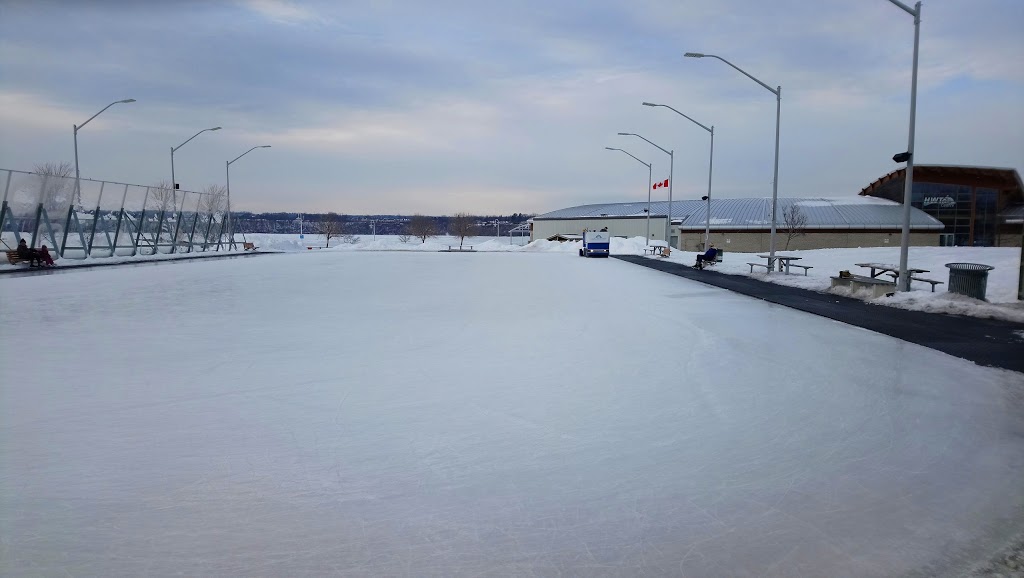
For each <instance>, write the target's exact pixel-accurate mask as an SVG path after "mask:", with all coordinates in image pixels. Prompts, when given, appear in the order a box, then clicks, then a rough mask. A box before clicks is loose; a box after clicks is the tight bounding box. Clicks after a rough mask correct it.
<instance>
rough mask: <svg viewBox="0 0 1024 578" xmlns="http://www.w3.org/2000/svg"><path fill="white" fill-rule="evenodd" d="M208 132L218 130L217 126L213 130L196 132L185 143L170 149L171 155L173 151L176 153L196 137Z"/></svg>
mask: <svg viewBox="0 0 1024 578" xmlns="http://www.w3.org/2000/svg"><path fill="white" fill-rule="evenodd" d="M208 130H220V127H219V126H215V127H213V128H204V129H203V130H201V131H199V132H197V133H196V134H194V135H192V136H191V137H189V139H188V140H187V141H185V142H183V143H181V144H180V145H178V146H176V147H171V154H174V151H176V150H178V149H180V148H181V147H183V146H185V145H187V144H188V143H189V141H190V140H192V139H194V138H196V137H197V136H199V135H201V134H203V133H204V132H206V131H208Z"/></svg>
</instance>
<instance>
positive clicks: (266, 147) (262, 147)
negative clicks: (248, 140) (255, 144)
mask: <svg viewBox="0 0 1024 578" xmlns="http://www.w3.org/2000/svg"><path fill="white" fill-rule="evenodd" d="M260 148H261V149H268V148H270V145H261V146H260Z"/></svg>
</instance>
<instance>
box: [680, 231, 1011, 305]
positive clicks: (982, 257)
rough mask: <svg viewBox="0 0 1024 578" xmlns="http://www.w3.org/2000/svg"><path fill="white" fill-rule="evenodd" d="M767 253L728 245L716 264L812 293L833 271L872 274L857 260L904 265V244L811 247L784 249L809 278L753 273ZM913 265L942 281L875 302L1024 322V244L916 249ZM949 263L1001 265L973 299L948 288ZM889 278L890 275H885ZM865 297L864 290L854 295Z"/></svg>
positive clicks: (827, 285)
mask: <svg viewBox="0 0 1024 578" xmlns="http://www.w3.org/2000/svg"><path fill="white" fill-rule="evenodd" d="M766 253H767V251H765V252H764V253H734V252H730V251H729V248H728V246H726V247H725V258H724V261H723V262H721V263H718V264H717V265H716V266H715V270H716V271H718V272H720V273H727V274H730V275H745V276H749V277H755V278H757V279H760V280H762V281H767V282H770V283H778V284H780V285H789V286H792V287H800V288H803V289H808V290H811V291H830V290H831V285H832V280H831V277H832V276H833V275H838V274H839V271H850V272H851V273H854V274H858V275H868V274H869V273H870V271H869V270H868V269H866V268H863V267H858V266H857V265H856V263H885V264H891V265H898V264H899V262H900V248H899V246H894V247H858V248H851V249H814V250H807V251H778V254H781V255H791V256H794V257H800V260H799V261H797V262H798V263H799V264H801V265H809V266H811V267H813V269H811V270H810V271H808V273H807V276H804V275H803V274H802V273H803V272H802V271H801V270H799V269H793V273H792V274H791V275H780V274H779V273H771V274H768V273H767V272H765V270H764V268H763V267H755V268H754V272H753V273H751V272H750V265H748V263H766V260H765V259H763V258H761V257H758V255H762V254H766ZM696 255H697V254H696V253H693V252H687V251H676V252H673V253H672V256H671V257H669V260H671V261H675V262H677V263H682V264H685V265H693V263H694V261H696ZM909 263H910V266H911V267H913V268H918V269H927V270H928V273H921V274H920V275H918V276H919V277H924V278H927V279H934V280H937V281H942V282H943V283H942V284H941V285H938V286H936V288H935V292H934V293H932V291H931V288H930V286H929V285H928V284H927V283H923V282H920V281H915V282H913V283H912V289H913V290H912V291H911V292H909V293H905V294H900V295H897V296H894V297H879V298H877V299H873V300H871V302H872V303H875V304H878V305H887V306H892V307H900V308H903V309H913V310H917V311H928V312H933V313H948V314H952V315H970V316H972V317H988V318H993V319H1004V320H1007V321H1018V322H1021V321H1024V303H1021V302H1019V301H1018V300H1017V283H1018V271H1019V270H1020V269H1019V268H1020V248H1018V247H911V248H910V258H909ZM946 263H984V264H986V265H992V266H993V267H995V269H993V270H992V271H989V274H988V288H987V292H986V299H987V302H986V301H979V300H977V299H971V298H969V297H965V296H963V295H956V294H950V293H948V292H947V291H946V289H947V286H948V281H949V269H947V268H946V266H945V265H946ZM883 278H885V279H888V277H883ZM833 291H834V292H836V293H837V294H843V295H847V294H848V293H849V291H842V290H839V289H836V290H833ZM851 296H853V297H857V298H864V295H863V294H856V295H851Z"/></svg>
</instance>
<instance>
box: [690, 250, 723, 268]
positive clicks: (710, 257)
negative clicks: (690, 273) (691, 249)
mask: <svg viewBox="0 0 1024 578" xmlns="http://www.w3.org/2000/svg"><path fill="white" fill-rule="evenodd" d="M717 256H718V249H716V248H715V246H714V245H713V244H712V245H711V247H710V248H709V249H708V250H707V251H705V252H704V254H703V255H697V262H696V263H694V264H693V266H694V267H696V268H698V269H701V270H703V269H704V263H707V262H709V261H710V262H712V263H714V261H715V257H717Z"/></svg>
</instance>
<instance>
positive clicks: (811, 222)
mask: <svg viewBox="0 0 1024 578" xmlns="http://www.w3.org/2000/svg"><path fill="white" fill-rule="evenodd" d="M793 206H795V207H798V208H799V212H800V213H802V214H803V215H804V216H805V217H806V223H805V224H804V225H803V226H802V227H801V231H800V234H799V237H801V239H800V240H799V242H797V243H796V245H797V247H795V248H812V247H813V248H820V247H826V246H827V247H842V246H872V245H885V244H889V243H891V241H890V240H888V239H889V238H890V237H891V235H892V234H893V233H896V234H899V232H900V231H901V229H902V226H903V205H902V204H900V203H897V202H893V201H889V200H886V199H879V198H873V197H861V196H855V197H846V198H841V199H839V198H822V197H813V198H780V199H779V200H778V211H779V216H778V219H777V221H776V228H777V230H778V231H779V233H777V235H779V234H781V232H782V231H784V230H785V229H786V225H785V222H784V218H783V215H784V214H785V213H786V212H787V211H788V210H790V207H793ZM646 211H647V203H646V202H633V203H605V204H596V205H581V206H578V207H569V208H566V209H560V210H557V211H552V212H550V213H545V214H543V215H539V216H537V217H534V219H533V227H534V230H533V239H547V238H551V237H554V236H556V235H565V234H579V233H580V232H581V231H582V230H583V229H599V228H604V227H608V230H609V232H611V233H612V234H613V235H616V236H625V237H632V236H641V237H643V236H647V235H648V232H647V230H648V229H647V212H646ZM667 212H668V202H667V201H658V202H652V203H651V219H650V233H649V235H650V238H651V239H659V240H665V223H666V214H667ZM706 221H707V203H706V202H705V201H701V200H696V199H694V200H681V201H674V202H673V203H672V240H671V241H670V242H671V244H672V246H673V247H676V248H681V249H687V250H690V249H699V248H700V247H702V246H703V237H704V229H705V223H706ZM910 227H911V231H912V233H913V234H930V235H931V237H930V238H929V239H918V243H917V244H937V242H938V241H937V239H938V237H937V235H938V234H939V233H940V232H942V230H943V224H942V223H941V222H940V221H939V220H937V219H935V218H933V217H931V216H930V215H928V214H927V213H925V212H924V211H921V210H919V209H916V208H915V209H912V210H911V221H910ZM710 229H711V232H712V233H713V237H714V238H713V239H712V242H716V240H721V241H722V242H724V243H726V244H729V245H733V249H734V250H747V249H748V248H749V249H750V250H755V251H757V250H766V249H767V239H768V237H769V236H770V235H769V234H768V233H769V232H770V229H771V199H770V198H747V199H712V201H711V219H710ZM852 233H865V234H870V236H864V235H854V236H853V237H851V236H850V234H852ZM794 236H796V235H794ZM791 240H792V239H791ZM897 242H898V241H897Z"/></svg>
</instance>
